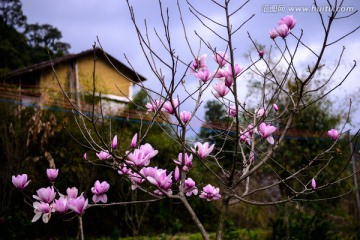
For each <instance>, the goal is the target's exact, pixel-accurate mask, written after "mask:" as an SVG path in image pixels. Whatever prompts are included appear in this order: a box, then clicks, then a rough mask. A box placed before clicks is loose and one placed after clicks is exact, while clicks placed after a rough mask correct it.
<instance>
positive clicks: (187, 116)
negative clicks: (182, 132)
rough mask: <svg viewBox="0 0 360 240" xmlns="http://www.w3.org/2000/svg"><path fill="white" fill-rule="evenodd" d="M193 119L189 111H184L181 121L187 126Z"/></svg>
mask: <svg viewBox="0 0 360 240" xmlns="http://www.w3.org/2000/svg"><path fill="white" fill-rule="evenodd" d="M190 119H191V113H190V112H189V111H182V112H181V113H180V120H181V122H182V123H184V124H187V123H188V122H190Z"/></svg>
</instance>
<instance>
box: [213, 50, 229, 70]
mask: <svg viewBox="0 0 360 240" xmlns="http://www.w3.org/2000/svg"><path fill="white" fill-rule="evenodd" d="M212 57H213V59H214V61H215V62H217V64H219V67H220V68H221V67H223V66H224V65H225V64H226V63H227V60H228V59H229V56H228V55H227V54H226V53H225V52H222V51H218V52H217V53H215V55H213V56H212Z"/></svg>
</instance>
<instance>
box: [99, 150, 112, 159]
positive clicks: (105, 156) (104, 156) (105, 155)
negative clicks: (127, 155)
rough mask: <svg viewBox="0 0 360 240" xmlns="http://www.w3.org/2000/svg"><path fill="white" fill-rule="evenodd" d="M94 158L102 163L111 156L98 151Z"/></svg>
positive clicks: (105, 152)
mask: <svg viewBox="0 0 360 240" xmlns="http://www.w3.org/2000/svg"><path fill="white" fill-rule="evenodd" d="M96 156H97V157H98V158H99V159H100V160H102V161H104V160H107V159H109V158H111V155H110V154H109V153H108V152H107V151H100V152H99V153H96Z"/></svg>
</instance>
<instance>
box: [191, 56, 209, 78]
mask: <svg viewBox="0 0 360 240" xmlns="http://www.w3.org/2000/svg"><path fill="white" fill-rule="evenodd" d="M206 58H207V54H204V55H202V56H201V57H198V58H195V59H194V60H193V61H192V63H191V66H190V73H195V72H196V71H198V70H199V71H204V70H206V69H207V65H206Z"/></svg>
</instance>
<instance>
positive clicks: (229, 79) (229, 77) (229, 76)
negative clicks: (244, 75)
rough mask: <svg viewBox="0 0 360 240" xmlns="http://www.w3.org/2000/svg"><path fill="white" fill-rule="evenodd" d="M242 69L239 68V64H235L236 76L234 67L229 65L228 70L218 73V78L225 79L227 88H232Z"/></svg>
mask: <svg viewBox="0 0 360 240" xmlns="http://www.w3.org/2000/svg"><path fill="white" fill-rule="evenodd" d="M241 71H242V69H241V68H240V67H239V65H238V64H234V74H233V67H232V65H228V67H227V68H226V69H219V70H217V72H216V75H215V77H216V78H223V79H224V83H225V86H227V87H231V86H232V85H233V84H234V78H236V77H237V76H238V75H239V74H240V73H241Z"/></svg>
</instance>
